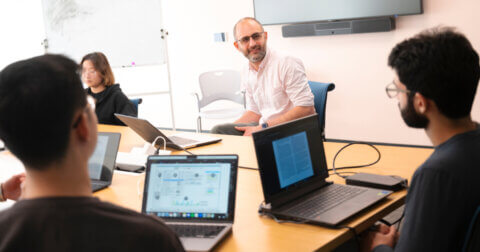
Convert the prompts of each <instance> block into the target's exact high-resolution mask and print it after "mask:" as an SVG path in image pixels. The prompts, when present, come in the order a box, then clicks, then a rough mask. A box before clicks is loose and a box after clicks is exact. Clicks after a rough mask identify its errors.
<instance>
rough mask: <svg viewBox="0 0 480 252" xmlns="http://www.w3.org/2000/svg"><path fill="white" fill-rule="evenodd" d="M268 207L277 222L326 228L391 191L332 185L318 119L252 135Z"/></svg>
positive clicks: (300, 121) (309, 119)
mask: <svg viewBox="0 0 480 252" xmlns="http://www.w3.org/2000/svg"><path fill="white" fill-rule="evenodd" d="M253 140H254V144H255V151H256V154H257V161H258V167H259V171H260V177H261V181H262V187H263V194H264V197H265V203H266V207H264V209H263V211H266V212H268V213H270V214H273V215H275V216H277V217H279V218H285V219H294V220H302V221H307V222H311V223H316V224H322V225H327V226H334V225H338V224H339V223H340V222H342V221H344V220H345V219H347V218H348V217H350V216H352V215H354V214H356V213H358V212H360V211H361V210H363V209H365V208H367V207H369V206H371V205H373V204H374V203H376V202H378V201H380V200H382V199H384V198H385V197H387V196H388V195H389V194H391V193H392V192H391V191H387V190H377V189H370V188H365V187H357V186H349V185H340V184H333V183H331V182H327V181H325V179H326V178H327V177H328V168H327V163H326V159H325V152H324V149H323V141H322V137H321V130H320V128H319V126H318V119H317V115H312V116H308V117H304V118H301V119H298V120H295V121H291V122H288V123H285V124H281V125H278V126H274V127H271V128H267V129H265V130H262V131H258V132H255V133H253Z"/></svg>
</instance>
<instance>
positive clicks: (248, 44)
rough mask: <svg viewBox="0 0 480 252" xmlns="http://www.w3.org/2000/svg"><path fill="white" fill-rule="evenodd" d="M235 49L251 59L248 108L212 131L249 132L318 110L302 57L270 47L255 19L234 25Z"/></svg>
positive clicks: (246, 75) (244, 83)
mask: <svg viewBox="0 0 480 252" xmlns="http://www.w3.org/2000/svg"><path fill="white" fill-rule="evenodd" d="M233 34H234V37H235V42H234V43H233V44H234V46H235V48H237V50H238V51H239V52H241V53H242V54H243V55H244V56H245V57H246V58H247V59H248V61H249V63H248V66H247V67H246V68H245V69H244V71H243V73H242V86H243V88H244V90H245V98H246V106H247V111H246V112H245V113H244V114H243V115H242V116H241V117H240V118H239V119H238V120H236V121H235V122H234V123H229V124H222V125H217V126H215V127H214V128H213V129H212V133H216V134H229V135H245V136H249V135H251V134H252V132H255V131H258V130H261V129H262V128H266V127H270V126H274V125H277V124H280V123H284V122H288V121H291V120H294V119H297V118H301V117H304V116H307V115H310V114H313V113H315V108H314V102H313V94H312V92H311V90H310V87H309V86H308V80H307V76H306V74H305V67H304V66H303V63H302V61H301V60H299V59H297V58H294V57H291V56H285V55H281V54H280V53H277V52H276V51H274V50H272V49H269V48H267V38H268V34H267V32H266V31H264V30H263V27H262V25H261V24H260V23H259V22H258V21H257V20H256V19H254V18H250V17H246V18H242V19H240V20H239V21H238V22H237V23H236V24H235V26H234V28H233Z"/></svg>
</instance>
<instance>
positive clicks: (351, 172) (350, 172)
mask: <svg viewBox="0 0 480 252" xmlns="http://www.w3.org/2000/svg"><path fill="white" fill-rule="evenodd" d="M337 173H338V174H352V175H353V174H357V173H356V172H353V171H345V172H337ZM331 175H335V173H333V172H332V173H329V174H328V176H331Z"/></svg>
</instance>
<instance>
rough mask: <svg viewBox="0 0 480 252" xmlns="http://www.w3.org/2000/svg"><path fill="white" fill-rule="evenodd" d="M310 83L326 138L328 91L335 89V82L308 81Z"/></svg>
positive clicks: (319, 121) (320, 124)
mask: <svg viewBox="0 0 480 252" xmlns="http://www.w3.org/2000/svg"><path fill="white" fill-rule="evenodd" d="M308 85H310V89H311V90H312V93H313V96H314V103H315V111H316V112H317V114H318V125H319V126H320V129H321V130H322V138H323V139H325V108H326V107H327V93H328V91H332V90H334V89H335V84H333V83H322V82H315V81H308Z"/></svg>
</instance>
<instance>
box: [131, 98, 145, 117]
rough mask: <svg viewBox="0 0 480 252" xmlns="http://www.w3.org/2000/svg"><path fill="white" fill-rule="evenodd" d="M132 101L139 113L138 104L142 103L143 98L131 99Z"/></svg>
mask: <svg viewBox="0 0 480 252" xmlns="http://www.w3.org/2000/svg"><path fill="white" fill-rule="evenodd" d="M130 101H131V102H132V103H133V105H135V109H137V114H138V105H139V104H141V103H142V101H143V100H142V98H136V99H130Z"/></svg>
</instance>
